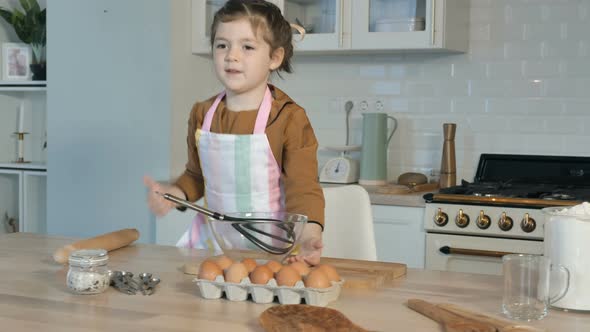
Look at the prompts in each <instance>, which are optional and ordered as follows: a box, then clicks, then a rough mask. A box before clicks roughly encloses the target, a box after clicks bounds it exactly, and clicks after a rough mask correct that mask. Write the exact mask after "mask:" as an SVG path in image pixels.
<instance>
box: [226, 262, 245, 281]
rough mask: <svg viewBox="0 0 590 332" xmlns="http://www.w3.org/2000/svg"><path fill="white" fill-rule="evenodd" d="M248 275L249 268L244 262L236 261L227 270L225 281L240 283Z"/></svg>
mask: <svg viewBox="0 0 590 332" xmlns="http://www.w3.org/2000/svg"><path fill="white" fill-rule="evenodd" d="M247 276H248V269H246V265H244V263H240V262H236V263H233V264H232V265H230V267H228V268H227V270H225V281H226V282H234V283H239V282H240V281H242V279H244V278H246V277H247Z"/></svg>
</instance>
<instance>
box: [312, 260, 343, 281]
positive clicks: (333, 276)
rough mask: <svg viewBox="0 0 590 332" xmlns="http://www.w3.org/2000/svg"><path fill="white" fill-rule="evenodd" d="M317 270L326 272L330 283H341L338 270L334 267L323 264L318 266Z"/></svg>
mask: <svg viewBox="0 0 590 332" xmlns="http://www.w3.org/2000/svg"><path fill="white" fill-rule="evenodd" d="M317 269H318V270H322V271H324V273H325V274H326V276H327V277H328V279H330V281H340V276H339V275H338V272H336V269H335V268H334V267H333V266H332V265H328V264H322V265H320V266H318V267H317Z"/></svg>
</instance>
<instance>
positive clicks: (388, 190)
mask: <svg viewBox="0 0 590 332" xmlns="http://www.w3.org/2000/svg"><path fill="white" fill-rule="evenodd" d="M365 189H367V191H368V192H369V193H375V194H383V195H411V194H418V193H425V192H434V191H437V190H438V189H439V185H438V183H425V184H419V185H416V186H413V187H408V186H404V185H401V184H395V183H389V184H386V185H383V186H365Z"/></svg>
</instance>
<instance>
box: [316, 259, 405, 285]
mask: <svg viewBox="0 0 590 332" xmlns="http://www.w3.org/2000/svg"><path fill="white" fill-rule="evenodd" d="M321 263H322V264H330V265H332V266H334V267H335V268H336V271H338V273H339V274H340V276H341V277H342V278H343V279H345V283H344V288H365V289H375V288H379V287H381V286H383V285H384V284H388V283H390V282H392V281H393V280H394V279H397V278H400V277H403V276H405V275H406V272H407V266H406V264H401V263H389V262H373V261H363V260H354V259H342V258H329V257H322V259H321Z"/></svg>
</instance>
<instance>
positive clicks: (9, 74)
mask: <svg viewBox="0 0 590 332" xmlns="http://www.w3.org/2000/svg"><path fill="white" fill-rule="evenodd" d="M31 61H32V50H31V47H30V46H29V45H27V44H23V43H2V79H3V80H5V81H29V80H31V68H30V65H31Z"/></svg>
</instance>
